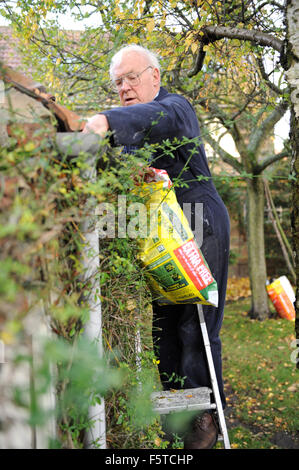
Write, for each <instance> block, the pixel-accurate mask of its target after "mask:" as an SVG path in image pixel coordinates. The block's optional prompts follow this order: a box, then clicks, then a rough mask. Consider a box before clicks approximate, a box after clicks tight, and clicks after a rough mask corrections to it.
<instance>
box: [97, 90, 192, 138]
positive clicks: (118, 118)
mask: <svg viewBox="0 0 299 470" xmlns="http://www.w3.org/2000/svg"><path fill="white" fill-rule="evenodd" d="M101 114H104V115H105V116H106V117H107V119H108V122H109V127H110V129H111V130H112V131H113V139H114V144H115V145H136V146H141V145H142V144H143V143H144V142H149V143H156V142H161V141H163V140H165V139H170V140H171V139H173V138H174V137H177V138H181V137H183V136H185V137H194V136H196V135H198V133H199V129H197V128H196V127H197V126H198V124H197V119H196V116H195V112H194V110H193V108H192V107H191V105H190V104H189V102H188V101H187V100H186V99H185V98H183V97H182V96H179V95H170V94H169V95H168V96H167V97H166V98H164V99H163V100H161V101H158V100H155V101H151V102H150V103H145V104H135V105H132V106H128V107H120V108H114V109H110V110H108V111H104V112H103V113H101Z"/></svg>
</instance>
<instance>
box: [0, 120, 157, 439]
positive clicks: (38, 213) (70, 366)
mask: <svg viewBox="0 0 299 470" xmlns="http://www.w3.org/2000/svg"><path fill="white" fill-rule="evenodd" d="M21 127H22V126H21ZM20 136H22V137H24V134H23V133H22V129H20V128H19V127H18V126H17V127H16V128H15V131H14V135H13V136H12V137H11V139H10V141H9V144H8V146H7V147H6V148H5V147H2V148H1V154H0V158H1V161H0V166H1V171H2V175H3V182H4V184H3V186H2V194H1V196H2V201H1V202H2V204H1V212H0V244H1V247H2V250H1V265H2V270H1V279H2V281H3V282H1V302H0V307H1V311H0V315H1V332H0V334H1V336H0V338H1V340H2V341H4V342H5V343H6V344H14V345H16V351H18V350H19V348H20V347H22V346H21V345H22V344H23V343H24V341H25V342H26V337H27V335H28V334H29V335H31V334H32V331H31V328H32V327H30V321H31V322H32V320H30V319H31V318H35V316H34V315H36V314H37V317H36V318H35V322H37V325H38V324H39V322H43V321H44V320H45V319H46V318H47V319H48V320H49V321H50V324H51V327H52V331H53V333H54V336H53V337H51V339H49V340H48V341H42V338H41V339H40V341H39V348H40V350H39V354H38V357H36V355H34V354H33V355H32V354H31V353H30V351H29V352H28V354H25V355H24V354H23V353H22V354H21V355H20V354H19V353H17V356H16V357H14V359H13V360H14V361H15V364H16V365H17V364H18V365H20V366H21V367H22V368H25V369H24V370H26V367H25V366H26V364H27V365H28V366H29V369H31V371H32V372H31V373H32V377H33V385H32V384H31V385H29V386H28V387H27V388H26V387H23V388H18V387H16V388H15V389H14V390H12V391H11V393H12V394H13V396H14V402H15V404H16V405H17V406H19V407H21V408H24V409H27V410H28V411H29V424H30V425H32V426H42V425H43V424H45V423H46V422H47V420H48V419H49V418H50V416H51V414H52V415H53V413H55V416H56V419H57V420H58V423H59V429H60V432H59V442H54V443H52V445H53V446H54V447H57V446H58V447H59V446H62V447H77V448H78V447H82V445H83V440H82V439H83V435H84V431H86V430H87V429H88V427H89V426H90V425H91V422H90V420H89V419H88V417H87V410H88V407H89V406H90V405H91V404H92V403H94V402H95V401H97V400H98V399H99V397H101V396H104V397H105V398H107V400H108V401H107V405H106V406H107V407H108V408H109V407H110V406H113V405H112V404H113V401H114V398H113V397H114V396H115V394H116V390H117V389H118V388H119V386H120V384H122V392H121V393H122V396H123V397H124V398H123V399H124V400H125V402H127V401H128V402H130V398H129V397H130V396H132V397H133V394H134V393H135V392H134V390H132V387H133V389H135V388H136V387H137V383H136V373H137V372H136V351H135V347H134V344H135V336H136V325H137V324H138V325H139V327H140V329H141V330H142V332H141V335H142V344H143V347H144V348H149V347H150V346H149V342H150V339H149V338H150V336H151V335H150V328H149V327H148V326H147V327H146V328H145V327H144V319H145V318H146V317H147V318H148V317H149V315H150V309H148V308H147V307H146V305H149V303H150V295H149V293H148V291H147V288H146V283H145V280H144V275H143V272H142V271H141V270H140V268H139V266H138V264H137V262H136V252H137V249H136V240H131V239H129V238H128V237H127V238H124V239H117V238H114V239H102V240H100V270H99V272H98V273H95V280H96V282H98V283H99V288H98V289H97V293H96V296H97V297H98V298H99V299H101V300H102V315H103V332H104V335H103V341H104V358H103V359H102V360H100V359H99V350H98V347H97V344H90V342H89V341H88V340H87V339H86V338H85V336H84V334H83V333H84V325H85V323H86V321H87V319H88V316H89V310H88V306H87V305H86V304H85V303H84V300H83V303H82V298H83V299H84V298H86V296H87V295H88V292H89V289H90V287H89V283H88V282H87V281H85V282H84V281H83V276H82V275H83V270H82V269H83V266H82V260H81V253H82V249H83V246H84V243H85V240H84V235H83V234H82V233H81V228H80V227H81V221H82V220H84V218H85V217H86V211H90V210H91V209H94V208H95V207H96V205H97V204H98V203H99V202H102V201H106V200H109V201H110V202H112V203H115V205H117V197H118V195H121V194H125V195H127V197H128V201H133V200H136V196H135V199H134V196H133V194H132V192H131V189H132V188H133V187H134V184H135V181H136V177H137V178H138V175H136V167H139V168H140V169H141V166H140V164H141V162H142V157H140V156H139V157H138V159H137V157H134V156H128V155H127V156H126V157H125V158H124V157H123V156H119V152H118V151H115V155H114V157H115V158H114V164H113V167H111V166H110V164H109V163H107V164H106V166H105V168H104V169H99V171H98V177H97V179H96V180H95V181H91V180H88V179H86V176H84V175H86V170H88V156H87V155H85V154H83V153H82V154H80V155H79V156H78V157H76V158H74V159H71V158H70V157H67V156H61V155H60V154H59V153H58V151H57V149H56V145H55V143H54V142H53V141H52V140H51V139H49V138H47V139H42V140H41V139H40V138H39V137H38V136H33V137H32V139H31V140H30V141H28V140H25V141H21V140H20ZM17 143H18V145H16V144H17ZM105 145H106V142H104V141H103V148H104V146H105ZM103 148H101V149H100V151H99V154H100V155H101V158H102V160H103V161H105V160H106V161H107V162H108V157H106V156H105V152H104V150H103ZM144 155H147V154H146V153H144ZM87 201H88V205H87ZM82 294H83V297H82ZM37 308H38V313H37V310H36V309H37ZM28 321H29V327H28ZM28 328H29V330H28ZM36 334H38V333H36ZM25 349H26V348H25ZM53 364H55V365H56V366H55V371H56V372H55V371H54V372H53V370H51V367H52V365H53ZM150 364H151V370H152V369H153V363H152V362H151V361H150ZM145 369H146V368H145ZM146 370H147V369H146ZM129 371H130V374H128V372H129ZM143 373H144V372H143ZM129 375H130V380H128V376H129ZM134 377H135V379H133V378H134ZM53 378H54V385H55V387H56V391H57V406H56V409H55V410H50V411H45V410H44V409H43V407H42V404H41V402H42V397H43V396H44V395H45V394H47V393H48V392H49V387H50V385H51V380H52V381H53ZM144 380H146V382H147V383H146V387H149V388H148V392H147V395H148V393H150V388H151V387H150V383H151V382H150V381H148V377H147V378H145V377H144ZM52 383H53V382H52ZM152 387H153V385H152ZM109 397H110V398H109ZM109 400H110V402H109ZM139 402H140V404H141V405H142V412H141V410H139V408H140V406H139V405H138V403H139ZM131 405H132V410H131V411H130V412H129V411H127V412H126V413H127V416H128V417H129V421H130V429H131V432H132V434H134V435H135V438H137V437H136V436H137V431H134V429H135V428H136V426H137V424H136V422H134V423H133V421H134V420H133V418H134V419H135V418H136V419H137V417H138V413H143V415H142V416H140V419H137V421H138V426H139V428H140V426H141V423H142V421H143V419H145V422H146V420H147V419H148V418H147V417H148V411H145V409H144V403H143V400H141V399H139V398H138V400H137V399H136V397H135V398H134V399H133V398H132V401H131ZM137 405H138V406H137ZM149 407H150V404H149V402H148V410H149V409H150V408H149ZM128 410H129V408H128ZM138 410H139V411H138ZM144 412H145V414H144ZM109 416H110V414H109ZM114 419H115V417H113V416H112V415H111V422H109V419H108V423H107V428H108V433H109V428H110V427H111V426H112V424H113V422H114ZM131 421H132V422H131ZM155 427H156V428H157V424H155ZM143 440H146V437H144V436H143ZM112 444H113V443H112Z"/></svg>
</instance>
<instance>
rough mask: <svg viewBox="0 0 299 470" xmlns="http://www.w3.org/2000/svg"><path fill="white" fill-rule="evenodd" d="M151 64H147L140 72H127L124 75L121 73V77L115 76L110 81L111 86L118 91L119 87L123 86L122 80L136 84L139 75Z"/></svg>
mask: <svg viewBox="0 0 299 470" xmlns="http://www.w3.org/2000/svg"><path fill="white" fill-rule="evenodd" d="M152 68H153V67H152V65H149V66H148V67H146V69H144V70H142V72H139V73H133V72H131V73H127V74H126V75H123V76H122V77H119V78H117V79H116V80H114V81H113V82H112V87H113V89H114V90H115V91H119V90H120V89H121V87H122V86H123V82H126V83H127V84H128V85H130V86H137V85H139V84H140V75H142V74H143V72H145V71H146V70H147V69H152Z"/></svg>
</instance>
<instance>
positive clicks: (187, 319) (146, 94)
mask: <svg viewBox="0 0 299 470" xmlns="http://www.w3.org/2000/svg"><path fill="white" fill-rule="evenodd" d="M110 74H111V78H112V81H113V84H114V87H115V89H116V90H117V92H118V94H119V98H120V102H121V107H119V108H113V109H110V110H108V111H103V112H101V113H100V114H97V115H96V116H93V117H92V118H91V119H90V120H89V122H88V124H87V125H86V127H85V129H84V131H83V132H95V133H98V134H100V135H105V134H106V132H107V131H112V138H111V139H112V140H111V141H112V145H115V146H124V148H125V151H126V152H133V151H134V150H135V149H136V148H140V147H142V146H143V145H144V143H145V142H148V143H150V144H151V143H162V142H163V141H164V140H166V139H169V140H170V141H171V140H173V139H174V138H177V139H178V140H180V139H182V138H183V137H187V138H188V139H190V140H189V141H188V142H187V143H185V144H184V145H182V146H177V148H176V150H175V151H174V152H173V153H174V158H173V157H171V156H169V155H166V154H165V153H164V154H163V152H162V151H160V152H159V150H156V152H155V153H154V161H152V162H151V166H155V167H156V168H160V169H164V170H166V171H167V172H168V174H169V176H170V178H171V179H172V180H173V179H174V178H177V177H178V176H180V179H182V180H183V181H185V182H188V183H186V184H184V185H181V186H176V187H175V191H176V196H177V199H178V202H179V204H180V205H181V206H182V205H183V203H184V202H188V203H191V207H192V210H191V215H192V216H193V218H194V217H196V204H195V203H197V202H199V203H202V204H203V219H202V223H203V243H202V245H201V250H202V252H203V255H204V256H205V258H206V260H207V262H208V264H209V267H210V269H211V271H212V273H213V276H214V278H215V279H216V281H217V283H218V289H219V306H218V308H215V307H211V306H204V307H203V310H204V315H205V320H206V325H207V329H208V333H209V337H210V343H211V349H212V355H213V359H214V365H215V371H216V376H217V380H218V386H219V391H220V396H221V400H222V404H223V407H225V396H224V392H223V382H222V361H221V342H220V338H219V332H220V328H221V324H222V319H223V310H224V301H225V293H226V283H227V270H228V255H229V217H228V213H227V210H226V208H225V206H224V204H223V202H222V200H221V198H220V196H219V195H218V193H217V191H216V188H215V186H214V184H213V182H212V180H211V174H210V171H209V168H208V164H207V159H206V155H205V151H204V148H203V145H202V143H201V142H200V131H199V125H198V121H197V118H196V115H195V112H194V110H193V108H192V106H191V105H190V103H189V102H188V101H187V100H186V99H185V98H184V97H182V96H180V95H176V94H170V93H168V92H167V91H166V90H165V89H164V88H163V87H160V70H159V63H158V60H157V58H156V56H155V55H154V54H153V53H152V52H150V51H148V50H147V49H144V48H143V47H141V46H137V45H131V46H126V47H124V48H122V49H121V50H120V51H119V52H118V53H117V54H116V55H115V56H114V57H113V59H112V62H111V67H110ZM191 139H193V140H192V142H191ZM196 140H197V142H196ZM200 175H203V176H204V177H208V178H204V179H202V180H201V181H200V180H199V179H198V177H199V176H200ZM200 242H201V241H199V243H200ZM153 340H154V348H155V353H156V354H157V356H158V358H159V360H160V362H159V373H160V378H161V383H162V385H163V387H164V389H165V390H169V389H170V388H176V389H177V388H194V387H201V386H209V387H210V386H211V382H210V376H209V370H208V365H207V361H206V356H205V350H204V345H203V342H202V336H201V331H200V325H199V319H198V314H197V307H196V305H192V304H188V305H168V306H159V305H157V304H156V303H154V304H153ZM178 378H181V380H178ZM217 435H218V426H217V422H216V420H215V417H214V415H213V413H212V412H205V413H203V414H201V415H199V416H197V417H196V418H195V419H194V420H193V422H192V426H191V427H190V430H189V432H188V433H187V435H186V437H185V443H184V447H185V449H202V448H206V449H208V448H211V447H213V446H214V444H215V443H216V441H217Z"/></svg>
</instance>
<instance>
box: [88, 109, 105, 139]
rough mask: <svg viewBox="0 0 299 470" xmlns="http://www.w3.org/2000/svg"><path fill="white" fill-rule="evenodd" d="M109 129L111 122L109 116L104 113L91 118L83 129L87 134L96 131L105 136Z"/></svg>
mask: <svg viewBox="0 0 299 470" xmlns="http://www.w3.org/2000/svg"><path fill="white" fill-rule="evenodd" d="M108 130H109V124H108V121H107V118H106V116H105V115H104V114H96V116H93V117H92V118H90V119H89V120H88V122H87V124H86V126H85V127H84V129H83V131H82V132H83V133H84V134H87V133H89V132H94V133H95V134H99V135H100V136H102V137H104V136H105V134H106V133H107V131H108Z"/></svg>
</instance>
